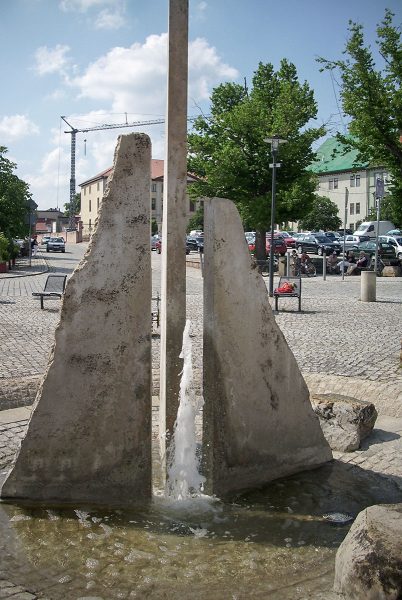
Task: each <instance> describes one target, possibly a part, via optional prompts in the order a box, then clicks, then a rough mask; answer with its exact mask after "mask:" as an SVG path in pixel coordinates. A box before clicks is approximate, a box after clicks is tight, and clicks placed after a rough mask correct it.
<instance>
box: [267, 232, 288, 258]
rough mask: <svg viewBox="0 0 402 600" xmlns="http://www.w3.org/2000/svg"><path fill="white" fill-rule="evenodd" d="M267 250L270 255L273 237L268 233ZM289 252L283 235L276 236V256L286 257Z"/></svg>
mask: <svg viewBox="0 0 402 600" xmlns="http://www.w3.org/2000/svg"><path fill="white" fill-rule="evenodd" d="M265 248H266V250H267V254H269V252H270V250H271V236H270V234H268V233H267V236H266V242H265ZM286 251H287V246H286V241H285V238H283V237H282V236H281V235H274V254H280V255H281V256H285V254H286Z"/></svg>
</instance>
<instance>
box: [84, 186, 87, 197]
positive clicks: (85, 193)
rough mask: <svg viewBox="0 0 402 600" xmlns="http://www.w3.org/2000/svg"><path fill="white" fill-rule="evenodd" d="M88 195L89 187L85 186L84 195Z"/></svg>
mask: <svg viewBox="0 0 402 600" xmlns="http://www.w3.org/2000/svg"><path fill="white" fill-rule="evenodd" d="M86 195H87V188H86V187H84V196H86Z"/></svg>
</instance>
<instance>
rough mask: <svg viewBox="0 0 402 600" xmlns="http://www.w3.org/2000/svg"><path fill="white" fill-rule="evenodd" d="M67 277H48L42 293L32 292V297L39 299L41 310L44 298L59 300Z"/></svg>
mask: <svg viewBox="0 0 402 600" xmlns="http://www.w3.org/2000/svg"><path fill="white" fill-rule="evenodd" d="M66 280H67V275H48V276H47V279H46V283H45V287H44V288H43V292H32V296H39V297H40V307H41V308H42V309H43V308H44V306H43V299H44V298H61V297H62V295H63V294H64V290H65V288H66Z"/></svg>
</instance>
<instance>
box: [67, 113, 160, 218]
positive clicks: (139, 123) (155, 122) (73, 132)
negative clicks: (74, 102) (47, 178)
mask: <svg viewBox="0 0 402 600" xmlns="http://www.w3.org/2000/svg"><path fill="white" fill-rule="evenodd" d="M61 118H62V119H63V121H64V122H65V123H66V124H67V125H68V126H69V127H70V131H65V132H64V133H69V134H70V135H71V172H70V223H69V227H70V229H75V228H76V226H75V189H76V181H75V148H76V140H77V133H87V132H88V131H103V130H106V129H121V128H122V127H140V126H144V125H158V124H162V123H164V122H165V119H152V120H150V121H133V122H131V123H127V122H126V123H110V124H108V123H106V124H104V125H97V126H96V127H86V128H85V129H77V128H76V127H73V126H72V125H71V123H69V122H68V121H67V119H66V117H63V116H61Z"/></svg>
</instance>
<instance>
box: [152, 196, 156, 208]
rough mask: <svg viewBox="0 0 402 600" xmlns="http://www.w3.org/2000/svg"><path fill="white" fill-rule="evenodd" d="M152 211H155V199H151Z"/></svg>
mask: <svg viewBox="0 0 402 600" xmlns="http://www.w3.org/2000/svg"><path fill="white" fill-rule="evenodd" d="M151 202H152V210H156V198H152V201H151Z"/></svg>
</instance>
